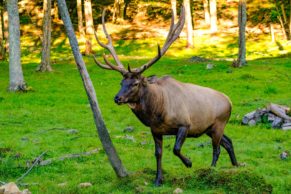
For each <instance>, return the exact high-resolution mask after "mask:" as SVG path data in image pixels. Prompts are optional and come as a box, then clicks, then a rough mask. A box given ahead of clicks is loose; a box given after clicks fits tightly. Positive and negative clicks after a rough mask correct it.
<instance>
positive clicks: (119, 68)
mask: <svg viewBox="0 0 291 194" xmlns="http://www.w3.org/2000/svg"><path fill="white" fill-rule="evenodd" d="M105 13H106V10H105V9H104V10H103V12H102V27H103V32H104V34H105V36H106V39H107V41H108V42H107V44H104V43H102V42H101V41H100V40H99V38H98V36H97V34H96V32H95V31H94V35H95V38H96V40H97V42H98V44H99V45H100V46H101V47H103V48H105V49H107V50H108V51H109V52H110V54H111V55H112V57H113V59H114V61H115V62H116V64H117V66H116V65H113V64H112V63H110V62H109V60H108V59H107V58H106V56H105V55H103V58H104V61H105V63H106V64H107V65H105V64H102V63H100V62H99V61H98V60H97V59H96V58H95V56H94V61H95V62H96V64H97V65H98V66H100V67H101V68H104V69H110V70H116V71H119V72H120V73H122V74H123V73H125V72H126V70H125V68H124V66H123V65H122V63H121V61H120V60H119V58H118V55H117V54H116V52H115V50H114V47H113V44H112V39H111V37H110V35H109V34H108V32H107V29H106V26H105Z"/></svg>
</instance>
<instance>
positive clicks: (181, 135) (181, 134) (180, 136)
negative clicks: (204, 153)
mask: <svg viewBox="0 0 291 194" xmlns="http://www.w3.org/2000/svg"><path fill="white" fill-rule="evenodd" d="M187 134H188V128H187V127H180V128H179V130H178V133H177V135H176V143H175V146H174V150H173V152H174V154H175V155H176V156H178V157H179V158H180V159H181V160H182V162H183V163H184V164H185V166H186V167H187V168H191V167H192V162H191V161H190V160H189V159H188V158H186V157H185V156H183V155H182V154H181V148H182V145H183V143H184V141H185V139H186V137H187Z"/></svg>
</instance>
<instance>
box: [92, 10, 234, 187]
mask: <svg viewBox="0 0 291 194" xmlns="http://www.w3.org/2000/svg"><path fill="white" fill-rule="evenodd" d="M104 17H105V10H104V11H103V14H102V27H103V31H104V34H105V35H106V38H107V40H108V43H107V44H104V43H102V42H100V40H99V39H98V37H97V34H96V32H95V37H96V40H97V42H98V44H99V45H100V46H101V47H103V48H104V49H107V50H108V51H109V52H110V54H111V56H112V57H113V59H114V61H115V62H116V65H114V64H112V63H111V62H110V61H109V59H108V58H107V56H106V55H105V54H104V55H103V58H104V62H105V64H103V63H101V62H100V61H98V60H97V59H96V58H95V56H94V55H93V57H94V61H95V63H96V64H97V65H98V66H100V67H101V68H103V69H107V70H115V71H118V72H119V73H121V75H122V76H123V79H122V81H121V89H120V91H119V92H118V94H117V95H116V96H115V98H114V101H115V103H117V104H118V105H121V104H128V105H129V107H130V109H131V110H132V112H133V113H134V114H135V115H136V116H137V118H138V119H139V120H140V121H141V122H142V123H143V124H144V125H146V126H148V127H150V129H151V133H152V136H153V139H154V142H155V156H156V161H157V172H156V179H155V182H154V184H155V185H157V186H159V185H161V184H162V181H163V175H162V162H161V160H162V151H163V148H162V144H163V136H164V135H175V136H176V142H175V145H174V149H173V152H174V154H175V155H176V156H178V157H179V158H180V159H181V161H182V162H183V163H184V165H185V166H186V167H188V168H190V167H191V166H192V162H191V161H190V160H189V159H188V158H186V157H185V156H184V155H183V154H181V148H182V145H183V143H184V141H185V139H186V138H187V137H199V136H201V135H202V134H207V135H208V136H209V137H210V138H211V139H212V147H213V156H212V163H211V165H212V166H215V165H216V162H217V160H218V157H219V154H220V145H221V146H222V147H224V148H225V149H226V151H227V152H228V154H229V156H230V160H231V163H232V165H234V166H237V165H238V163H237V161H236V157H235V153H234V149H233V145H232V141H231V139H230V138H228V137H227V136H226V135H224V128H225V125H226V123H227V122H228V120H229V117H230V114H231V108H232V105H231V102H230V100H229V98H228V97H227V96H226V95H224V94H222V93H220V92H218V91H215V90H213V89H210V88H206V87H201V86H198V85H194V84H189V83H182V82H179V81H177V80H175V79H173V78H171V77H169V76H165V77H162V78H157V77H156V76H151V77H144V76H143V75H142V73H143V72H144V71H145V70H146V69H148V68H150V67H151V66H152V65H153V64H154V63H155V62H157V61H158V60H159V59H160V58H161V57H162V56H163V55H164V54H165V53H166V51H167V49H168V48H169V47H170V45H171V44H172V43H173V42H174V41H175V40H176V39H177V38H178V37H179V34H180V33H181V31H182V29H183V25H184V23H185V10H184V7H181V15H180V18H179V21H178V22H177V23H176V24H175V23H174V17H173V14H172V19H171V26H170V30H169V33H168V36H167V38H166V41H165V43H164V45H163V47H162V48H160V46H159V45H158V53H157V55H156V56H155V57H154V58H153V59H151V60H150V61H149V62H147V63H146V64H144V65H142V66H141V67H139V68H135V69H131V68H130V67H129V66H128V69H127V70H126V69H125V68H124V66H123V64H122V63H121V61H120V60H119V58H118V56H117V54H116V52H115V50H114V47H113V44H112V39H111V37H110V35H109V34H108V32H107V30H106V27H105V21H104V20H105V19H104Z"/></svg>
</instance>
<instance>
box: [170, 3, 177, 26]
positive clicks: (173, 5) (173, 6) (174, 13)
mask: <svg viewBox="0 0 291 194" xmlns="http://www.w3.org/2000/svg"><path fill="white" fill-rule="evenodd" d="M171 7H172V10H173V15H174V18H175V21H177V1H176V0H171Z"/></svg>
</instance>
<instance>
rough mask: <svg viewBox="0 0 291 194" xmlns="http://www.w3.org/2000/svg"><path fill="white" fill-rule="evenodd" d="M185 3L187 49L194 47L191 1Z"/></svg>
mask: <svg viewBox="0 0 291 194" xmlns="http://www.w3.org/2000/svg"><path fill="white" fill-rule="evenodd" d="M183 3H184V6H185V17H186V26H187V48H192V47H193V46H194V45H193V28H192V17H191V6H190V0H183Z"/></svg>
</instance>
